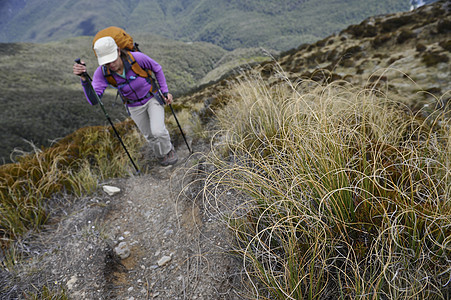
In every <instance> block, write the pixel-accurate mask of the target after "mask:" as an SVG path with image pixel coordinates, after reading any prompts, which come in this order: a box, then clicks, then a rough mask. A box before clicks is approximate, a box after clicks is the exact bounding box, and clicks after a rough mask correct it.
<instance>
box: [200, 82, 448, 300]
mask: <svg viewBox="0 0 451 300" xmlns="http://www.w3.org/2000/svg"><path fill="white" fill-rule="evenodd" d="M270 82H272V83H273V84H270ZM230 98H231V101H232V103H231V104H229V105H228V106H227V107H225V108H224V109H223V110H222V111H221V112H220V113H218V120H219V123H220V127H221V131H220V132H218V135H217V136H218V137H219V136H220V137H221V138H220V139H219V138H218V139H217V141H216V143H215V145H216V147H215V148H214V150H213V151H212V153H211V155H210V156H209V159H210V160H209V161H210V162H211V164H212V165H213V166H214V170H215V171H214V172H212V173H211V174H210V175H209V176H208V178H207V180H206V183H205V188H204V197H205V199H206V201H208V202H209V205H210V207H215V208H217V209H218V211H217V213H219V211H220V207H222V208H221V209H223V207H224V205H227V201H226V200H227V198H230V196H229V195H230V194H231V193H238V194H239V195H240V196H241V198H242V199H243V202H242V203H241V204H239V205H238V207H230V210H229V211H228V214H227V215H226V216H225V217H227V220H228V224H229V226H230V228H231V229H232V230H233V232H234V233H235V236H236V241H237V249H236V251H237V253H239V254H240V255H241V256H242V258H243V262H244V266H245V271H246V274H247V276H248V278H249V282H250V284H249V287H250V291H251V292H252V293H253V297H256V298H258V299H449V297H450V296H451V292H450V291H451V287H450V286H451V282H450V281H451V268H450V263H449V262H450V258H451V238H450V237H451V199H450V192H451V173H450V167H451V165H450V156H451V135H450V133H451V132H450V128H451V126H450V125H451V124H450V122H449V119H448V120H447V119H445V118H443V114H442V113H440V112H438V113H435V114H432V115H430V118H431V119H422V118H420V117H418V116H417V115H415V114H413V113H411V112H410V110H409V109H408V108H407V107H405V106H403V105H402V104H400V103H395V102H393V101H391V100H390V99H389V97H387V96H386V95H385V94H383V93H381V92H380V91H376V90H374V89H367V90H366V89H365V90H362V89H359V88H355V87H353V86H350V85H349V84H347V83H343V82H337V83H334V84H329V85H326V86H323V85H319V84H317V83H314V82H310V81H302V82H299V83H292V82H290V81H289V80H288V79H287V78H286V77H285V76H279V78H273V79H272V80H270V81H264V80H262V79H261V78H259V77H258V75H255V76H254V77H253V76H249V77H248V78H246V79H243V80H241V81H239V82H237V83H236V84H235V87H234V88H233V89H232V90H231V94H230ZM432 116H433V118H434V119H432ZM438 124H440V126H439V125H438Z"/></svg>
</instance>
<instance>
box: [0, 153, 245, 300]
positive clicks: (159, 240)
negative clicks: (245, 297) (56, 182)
mask: <svg viewBox="0 0 451 300" xmlns="http://www.w3.org/2000/svg"><path fill="white" fill-rule="evenodd" d="M178 154H179V158H180V160H179V163H178V164H177V165H176V166H170V167H161V166H159V165H157V164H156V163H151V168H150V169H149V170H148V171H146V172H144V174H142V175H140V176H133V177H130V178H127V179H114V180H111V181H108V182H106V183H105V184H107V185H111V186H116V187H119V188H120V189H121V191H120V192H119V193H118V194H115V195H112V196H110V195H108V194H107V193H105V192H104V191H103V190H102V189H101V188H100V189H99V191H98V192H97V193H96V194H95V195H93V196H90V197H88V198H83V199H76V200H74V202H73V204H72V205H71V206H70V207H69V206H67V205H64V206H62V208H61V209H60V213H59V214H58V216H54V217H52V218H51V220H50V223H49V224H48V225H47V226H46V228H45V230H43V231H42V232H41V233H40V234H39V235H37V236H30V237H28V238H26V239H24V241H23V242H22V245H23V247H24V248H26V249H27V251H28V253H30V254H31V255H30V258H29V259H28V260H27V261H25V262H24V263H22V264H19V265H17V266H16V268H15V269H14V270H12V272H9V273H5V274H0V275H2V276H4V278H8V281H9V282H8V283H5V282H3V283H2V284H0V288H2V290H3V291H2V293H0V296H1V297H0V299H22V298H21V295H23V294H24V291H25V290H29V288H30V284H33V285H35V286H42V285H45V286H47V287H49V288H54V287H55V286H59V287H62V288H65V289H66V291H67V294H68V295H69V296H70V299H129V300H132V299H227V300H230V299H242V298H241V297H239V296H238V295H239V288H238V287H239V286H240V278H241V276H240V274H239V273H240V267H239V265H240V262H239V259H237V258H236V257H233V256H232V255H231V254H230V252H229V250H230V234H229V233H228V232H227V229H226V228H225V225H224V223H223V220H222V218H221V217H220V216H215V215H212V214H211V213H208V212H207V210H205V208H204V207H203V206H202V203H201V200H200V199H197V200H196V199H195V195H196V193H197V192H198V191H195V190H192V191H190V193H192V195H188V196H186V195H185V196H183V197H180V196H179V193H180V191H181V189H182V187H183V186H185V184H186V180H192V179H193V178H192V177H191V176H186V170H187V167H188V166H191V165H193V161H194V160H195V159H197V157H196V155H194V156H190V155H189V153H188V151H187V150H184V149H178ZM121 242H125V243H126V245H127V247H128V248H129V250H130V255H129V256H128V257H127V258H125V259H121V258H120V257H119V256H118V255H117V254H116V252H115V251H114V248H115V247H116V246H117V245H118V244H119V243H121ZM164 259H166V261H167V262H165V263H163V261H162V260H164ZM159 263H160V264H159ZM13 274H14V275H13ZM2 285H3V286H2Z"/></svg>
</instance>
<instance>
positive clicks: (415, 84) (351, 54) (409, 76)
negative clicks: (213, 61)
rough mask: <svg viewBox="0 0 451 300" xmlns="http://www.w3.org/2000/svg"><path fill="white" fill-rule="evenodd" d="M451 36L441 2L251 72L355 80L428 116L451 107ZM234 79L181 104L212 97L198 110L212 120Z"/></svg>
mask: <svg viewBox="0 0 451 300" xmlns="http://www.w3.org/2000/svg"><path fill="white" fill-rule="evenodd" d="M450 33H451V3H450V2H449V1H439V2H437V3H435V4H432V5H428V6H423V7H420V8H418V9H416V10H414V11H411V12H404V13H397V14H388V15H382V16H374V17H370V18H367V19H366V20H364V21H362V22H361V23H360V24H356V25H351V26H349V27H347V28H346V29H344V30H342V31H341V32H340V33H339V34H334V35H330V36H328V37H326V38H324V39H322V40H320V41H318V42H316V43H314V44H303V45H301V46H299V47H298V48H297V49H293V50H290V51H287V52H285V53H283V54H281V56H280V57H278V58H277V59H275V60H274V62H265V63H262V64H260V65H258V66H256V67H254V68H252V70H253V72H258V73H260V74H261V75H262V76H263V77H264V78H269V76H270V75H271V74H273V73H274V72H284V73H286V75H287V76H288V77H289V78H290V79H291V80H293V81H294V82H296V81H301V80H305V79H308V80H310V79H312V80H315V81H318V82H321V83H324V82H326V83H327V82H332V81H338V82H339V81H343V82H344V81H346V82H350V83H352V84H355V85H358V86H362V87H366V88H370V89H375V90H380V91H382V92H384V93H388V94H390V96H391V97H394V99H398V100H400V101H402V102H405V103H406V105H408V106H410V107H412V108H415V109H416V110H422V111H423V113H424V114H427V113H428V107H429V108H431V109H433V108H435V107H445V105H446V104H447V103H449V98H450V95H449V91H450V90H451V83H450V81H449V78H451V68H450V64H449V62H450V60H451V37H450ZM235 79H236V74H233V73H232V74H229V75H228V76H224V77H223V79H222V80H219V81H218V82H216V83H215V84H212V85H208V86H204V87H202V88H201V89H198V90H197V91H193V93H191V94H189V95H185V96H184V97H183V98H182V99H180V100H181V101H183V102H185V103H198V102H201V101H205V99H208V105H209V107H208V108H206V109H202V110H201V111H199V114H200V115H201V116H202V117H203V118H204V120H207V119H208V117H209V116H210V112H211V111H212V110H214V109H215V107H216V106H221V105H223V104H224V102H225V101H227V97H226V96H225V94H226V91H227V87H228V84H229V83H230V82H233V80H235ZM448 105H449V104H448Z"/></svg>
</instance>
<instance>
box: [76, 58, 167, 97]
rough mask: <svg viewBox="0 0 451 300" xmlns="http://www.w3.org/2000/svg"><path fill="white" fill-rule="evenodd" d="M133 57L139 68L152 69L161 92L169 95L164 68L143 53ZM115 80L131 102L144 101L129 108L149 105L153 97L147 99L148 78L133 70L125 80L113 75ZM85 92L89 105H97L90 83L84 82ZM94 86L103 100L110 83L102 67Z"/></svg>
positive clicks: (94, 76)
mask: <svg viewBox="0 0 451 300" xmlns="http://www.w3.org/2000/svg"><path fill="white" fill-rule="evenodd" d="M132 55H133V57H134V58H135V60H136V62H137V63H138V64H139V66H140V67H141V68H143V69H150V70H151V71H152V73H153V74H155V77H156V79H157V81H158V84H159V85H160V89H161V92H163V93H167V92H168V86H167V84H166V78H165V77H164V73H163V69H162V67H161V66H160V65H159V64H158V63H157V62H156V61H154V60H153V59H151V58H150V57H149V56H147V55H145V54H144V53H141V52H132ZM113 76H114V78H115V79H116V82H117V85H118V89H119V91H120V93H121V94H122V95H123V96H124V97H126V98H127V99H131V100H137V99H142V98H144V99H143V100H142V101H138V102H135V103H132V104H127V106H140V105H143V104H145V103H147V102H148V101H149V100H150V99H151V98H152V97H153V95H150V97H146V95H147V94H148V93H149V91H150V87H151V85H150V83H149V82H147V80H146V78H143V77H139V76H138V75H137V74H136V73H135V72H133V70H131V69H130V70H126V74H125V76H126V78H127V79H128V83H127V80H126V79H125V78H123V77H122V76H119V75H117V74H116V73H113ZM82 86H83V90H84V92H85V96H86V99H87V100H88V102H89V104H91V105H94V104H96V103H97V100H96V98H95V95H94V94H93V93H92V90H91V89H87V87H88V82H87V81H86V82H83V81H82ZM92 86H93V88H94V90H95V92H96V93H97V95H99V97H100V98H101V97H102V95H103V92H104V91H105V89H106V88H107V86H108V81H107V80H106V78H105V76H103V72H102V66H99V67H98V68H97V69H96V70H95V72H94V75H93V77H92Z"/></svg>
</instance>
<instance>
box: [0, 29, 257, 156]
mask: <svg viewBox="0 0 451 300" xmlns="http://www.w3.org/2000/svg"><path fill="white" fill-rule="evenodd" d="M136 40H137V41H139V43H140V48H141V51H143V52H145V53H147V54H149V55H150V56H151V57H152V58H154V59H155V60H157V61H158V62H159V63H160V64H161V65H162V66H163V68H164V71H165V75H166V78H167V81H168V84H169V88H170V91H171V92H172V93H174V94H175V95H177V94H180V93H183V92H186V91H187V90H189V89H190V88H192V87H193V86H195V84H196V83H197V82H198V81H200V80H201V79H203V78H204V76H205V75H206V74H207V73H208V72H210V71H211V70H213V69H214V68H215V67H217V66H218V62H219V61H220V59H221V58H223V56H224V55H225V54H227V53H228V52H227V51H226V50H224V49H222V48H220V47H218V46H215V45H212V44H208V43H202V42H201V43H189V44H188V43H184V42H175V41H171V40H167V39H164V38H161V37H157V36H151V35H144V34H142V35H137V36H136ZM91 41H92V38H91V37H78V38H71V39H67V40H63V41H60V42H51V43H46V44H33V43H15V44H7V43H3V44H0V66H1V69H2V72H1V75H0V78H1V82H2V84H1V86H2V88H1V89H2V93H1V94H0V126H1V127H2V128H3V130H2V131H1V132H0V140H1V141H2V143H1V146H0V158H1V162H5V161H9V156H10V153H11V151H12V150H13V148H15V147H19V148H21V149H24V150H28V151H29V150H31V147H30V145H29V144H28V142H26V141H31V142H33V143H34V144H36V145H37V146H38V147H40V146H41V145H44V146H48V145H49V144H50V143H51V140H52V139H56V138H60V137H63V136H65V135H67V134H70V133H72V132H73V131H74V130H76V129H78V128H80V127H83V126H88V125H99V124H105V123H106V120H105V117H104V115H103V113H102V111H101V110H100V108H99V107H96V106H94V107H92V106H90V105H89V104H88V103H87V102H86V101H85V99H84V95H83V91H82V88H81V86H80V84H79V79H78V78H77V77H76V76H74V75H73V74H72V65H73V63H74V59H75V58H79V57H80V58H82V59H83V60H84V61H85V62H86V63H87V66H88V72H89V73H90V74H92V73H93V72H94V70H95V68H96V67H97V65H98V64H97V61H96V60H95V57H94V54H93V52H92V50H91ZM244 55H246V54H244ZM251 55H256V54H255V53H251ZM204 80H205V79H204ZM207 81H208V80H207ZM115 98H116V92H115V90H113V89H107V93H106V94H105V96H104V103H105V106H106V109H107V111H108V113H109V114H110V116H111V118H112V119H113V120H123V119H124V118H126V117H127V115H126V111H125V109H124V107H123V106H122V104H121V102H120V100H119V99H117V100H115ZM25 140H26V141H25Z"/></svg>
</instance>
